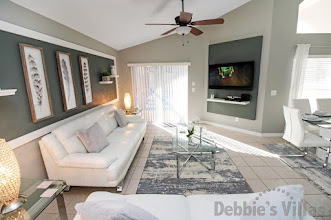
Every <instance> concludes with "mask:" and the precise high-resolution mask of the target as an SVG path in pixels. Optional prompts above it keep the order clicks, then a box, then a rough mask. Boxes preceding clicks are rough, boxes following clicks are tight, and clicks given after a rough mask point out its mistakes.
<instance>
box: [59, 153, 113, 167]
mask: <svg viewBox="0 0 331 220" xmlns="http://www.w3.org/2000/svg"><path fill="white" fill-rule="evenodd" d="M116 160H117V157H109V156H107V155H103V154H100V153H75V154H69V155H68V156H66V157H65V158H63V159H62V160H60V161H59V166H60V167H74V168H91V169H106V168H108V167H109V166H110V165H111V164H112V163H114V162H115V161H116Z"/></svg>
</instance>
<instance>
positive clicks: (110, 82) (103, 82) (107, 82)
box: [99, 81, 114, 85]
mask: <svg viewBox="0 0 331 220" xmlns="http://www.w3.org/2000/svg"><path fill="white" fill-rule="evenodd" d="M113 82H114V81H99V84H101V85H107V84H113Z"/></svg>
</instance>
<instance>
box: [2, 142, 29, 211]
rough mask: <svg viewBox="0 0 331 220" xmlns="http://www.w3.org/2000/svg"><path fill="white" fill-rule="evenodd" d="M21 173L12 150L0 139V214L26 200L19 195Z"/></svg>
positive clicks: (15, 207)
mask: <svg viewBox="0 0 331 220" xmlns="http://www.w3.org/2000/svg"><path fill="white" fill-rule="evenodd" d="M20 185H21V175H20V168H19V166H18V162H17V160H16V157H15V154H14V152H13V150H12V149H11V148H10V147H9V146H8V145H7V143H6V141H5V140H4V139H0V204H2V207H1V214H6V213H9V212H12V211H14V210H16V209H18V208H19V207H21V206H22V205H23V203H24V202H25V201H26V199H25V197H24V196H19V191H20Z"/></svg>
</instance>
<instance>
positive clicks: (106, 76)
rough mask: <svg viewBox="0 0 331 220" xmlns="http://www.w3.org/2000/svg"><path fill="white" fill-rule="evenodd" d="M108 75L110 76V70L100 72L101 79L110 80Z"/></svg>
mask: <svg viewBox="0 0 331 220" xmlns="http://www.w3.org/2000/svg"><path fill="white" fill-rule="evenodd" d="M110 76H111V73H110V72H104V73H101V78H102V81H110Z"/></svg>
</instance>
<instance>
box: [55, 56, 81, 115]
mask: <svg viewBox="0 0 331 220" xmlns="http://www.w3.org/2000/svg"><path fill="white" fill-rule="evenodd" d="M56 60H57V67H58V70H59V77H60V83H61V90H62V98H63V103H64V110H65V111H70V110H74V109H76V108H77V99H76V95H75V86H74V79H73V76H72V75H73V69H72V64H71V56H70V53H64V52H60V51H57V52H56Z"/></svg>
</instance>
